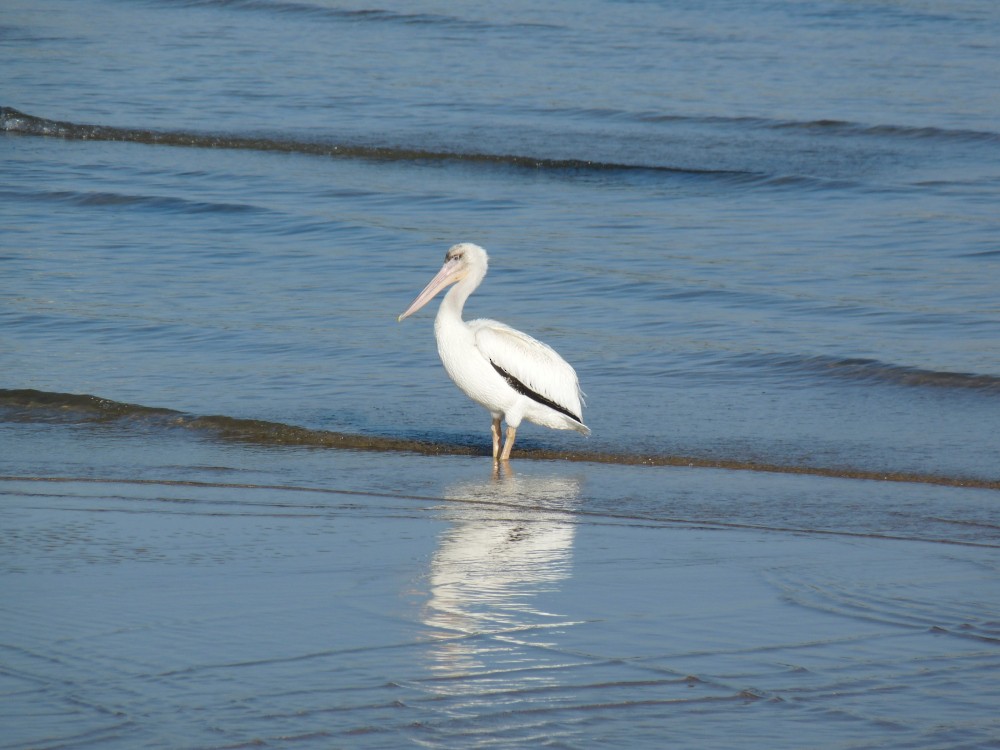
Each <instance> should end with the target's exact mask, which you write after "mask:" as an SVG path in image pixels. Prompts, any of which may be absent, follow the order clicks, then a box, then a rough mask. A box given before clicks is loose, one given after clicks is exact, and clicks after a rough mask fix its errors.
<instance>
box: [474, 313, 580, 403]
mask: <svg viewBox="0 0 1000 750" xmlns="http://www.w3.org/2000/svg"><path fill="white" fill-rule="evenodd" d="M469 327H470V328H471V329H472V330H473V332H474V333H475V337H476V346H477V347H478V348H479V351H481V352H482V353H483V355H484V356H485V357H486V358H487V359H488V360H489V361H490V362H491V363H493V367H494V368H496V369H497V370H498V371H499V372H500V374H501V375H504V377H508V378H514V379H515V380H516V381H518V382H519V383H521V384H522V385H524V386H525V387H527V388H528V389H529V390H530V391H532V392H533V393H534V394H537V395H539V396H541V397H542V401H543V403H544V402H545V401H548V402H551V403H549V404H548V405H549V406H553V405H555V407H554V408H556V410H557V411H562V412H564V413H568V414H569V416H571V417H572V418H573V419H575V420H576V421H577V422H582V421H583V419H582V408H581V407H582V401H583V393H582V392H581V391H580V382H579V380H577V377H576V371H575V370H574V369H573V368H572V366H571V365H570V364H569V363H568V362H567V361H566V360H564V359H563V358H562V357H560V356H559V355H558V354H557V353H556V351H555V350H554V349H553V348H552V347H550V346H548V345H546V344H543V343H542V342H541V341H538V340H537V339H533V338H532V337H531V336H529V335H528V334H526V333H521V332H520V331H518V330H517V329H514V328H511V327H510V326H508V325H504V324H503V323H498V322H497V321H495V320H486V319H480V320H473V321H470V322H469ZM515 387H516V386H515Z"/></svg>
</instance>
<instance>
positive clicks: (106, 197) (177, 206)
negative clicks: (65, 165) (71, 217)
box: [0, 188, 260, 213]
mask: <svg viewBox="0 0 1000 750" xmlns="http://www.w3.org/2000/svg"><path fill="white" fill-rule="evenodd" d="M0 198H2V199H3V200H18V201H41V202H45V201H51V202H55V203H67V204H71V205H75V206H89V207H108V208H140V209H141V208H149V209H156V210H159V211H168V212H177V213H250V212H255V211H258V210H260V209H258V208H256V207H254V206H250V205H246V204H240V203H218V202H209V201H191V200H185V199H183V198H175V197H168V196H158V195H129V194H126V193H110V192H101V191H97V192H78V191H74V190H47V191H33V192H24V191H13V190H4V189H2V188H0Z"/></svg>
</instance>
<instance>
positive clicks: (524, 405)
mask: <svg viewBox="0 0 1000 750" xmlns="http://www.w3.org/2000/svg"><path fill="white" fill-rule="evenodd" d="M488 260H489V259H488V256H487V255H486V251H485V250H483V248H481V247H479V245H473V244H472V243H469V242H463V243H461V244H459V245H455V246H453V247H451V248H450V249H449V250H448V252H447V253H446V254H445V258H444V265H443V266H441V270H440V271H438V274H437V276H435V277H434V278H433V279H431V282H430V283H429V284H428V285H427V286H426V287H424V290H423V291H422V292H420V294H418V295H417V298H416V299H415V300H413V304H411V305H410V306H409V308H407V310H406V312H404V313H403V314H402V315H400V316H399V318H398V320H400V321H401V320H403V318H407V317H409V316H410V315H413V313H415V312H416V311H417V310H419V309H420V308H421V307H423V306H424V305H426V304H427V303H428V302H430V301H431V300H432V299H433V298H434V296H435V295H436V294H437V293H438V292H440V291H441V290H442V289H444V288H445V287H446V286H448V285H449V284H454V285H455V286H453V287H452V288H451V289H450V290H449V291H448V294H446V295H445V297H444V300H443V301H442V302H441V306H440V307H439V308H438V314H437V317H436V318H435V319H434V337H435V338H436V339H437V345H438V354H440V355H441V362H443V363H444V369H445V370H447V371H448V375H449V377H451V379H452V380H453V381H454V382H455V385H457V386H458V387H459V388H461V389H462V390H463V391H465V395H467V396H468V397H469V398H471V399H472V400H473V401H475V402H476V403H477V404H479V405H480V406H483V407H484V408H485V409H487V410H488V411H489V413H490V415H491V416H492V417H493V423H492V425H491V430H490V432H491V433H492V436H493V461H494V462H498V461H504V462H506V461H508V460H509V459H510V451H511V449H512V448H513V447H514V436H515V435H516V434H517V428H518V427H519V426H520V424H521V421H522V420H524V419H527V420H528V421H529V422H534V423H535V424H537V425H542V426H543V427H551V428H552V429H554V430H576V431H577V432H580V433H583V434H584V435H589V434H590V428H589V427H587V425H585V424H584V423H583V409H582V405H583V392H582V391H581V390H580V382H579V381H578V380H577V377H576V371H575V370H574V369H573V368H572V367H571V366H570V364H569V363H568V362H566V360H564V359H563V358H562V357H560V356H559V355H558V354H556V352H555V351H554V350H553V349H552V348H551V347H549V346H547V345H545V344H543V343H542V342H541V341H538V340H536V339H533V338H532V337H531V336H529V335H528V334H526V333H521V332H520V331H518V330H515V329H513V328H511V327H510V326H508V325H504V324H503V323H498V322H497V321H495V320H487V319H485V318H481V319H479V320H470V321H469V322H468V323H466V322H465V321H464V320H462V308H463V307H464V306H465V301H466V300H467V299H468V298H469V295H470V294H472V293H473V292H474V291H475V290H476V288H477V287H478V286H479V285H480V284H481V283H482V281H483V278H484V277H485V276H486V268H487V265H488ZM501 420H503V421H505V422H506V423H507V434H506V437H505V439H504V441H503V450H502V451H501V448H500V422H501Z"/></svg>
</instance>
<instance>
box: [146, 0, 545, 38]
mask: <svg viewBox="0 0 1000 750" xmlns="http://www.w3.org/2000/svg"><path fill="white" fill-rule="evenodd" d="M161 2H166V3H167V4H169V5H175V6H178V5H179V6H181V7H183V8H221V9H226V10H237V11H248V12H256V13H273V14H280V15H284V16H302V17H303V18H310V19H322V20H327V21H335V22H347V23H395V24H402V25H407V26H442V27H446V28H457V29H463V30H467V31H478V32H484V31H496V30H497V29H498V28H499V29H522V30H523V29H525V28H532V27H536V28H559V27H558V26H554V25H553V24H543V23H524V22H520V23H518V22H513V23H510V24H504V25H499V24H497V23H493V22H488V21H478V20H472V19H468V18H462V17H460V16H455V15H444V14H441V13H405V12H400V11H394V10H386V9H384V8H338V7H331V6H329V5H315V4H311V3H304V2H294V1H293V0H161Z"/></svg>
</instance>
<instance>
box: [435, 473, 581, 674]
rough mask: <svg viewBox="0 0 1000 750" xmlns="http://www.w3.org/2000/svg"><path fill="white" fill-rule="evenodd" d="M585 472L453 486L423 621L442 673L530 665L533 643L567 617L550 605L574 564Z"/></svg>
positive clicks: (503, 476)
mask: <svg viewBox="0 0 1000 750" xmlns="http://www.w3.org/2000/svg"><path fill="white" fill-rule="evenodd" d="M579 493H580V480H579V479H578V478H575V477H565V476H555V477H553V476H547V477H545V476H531V475H521V474H514V473H513V471H512V470H511V469H510V468H509V465H508V466H507V467H506V468H505V469H504V470H503V471H502V472H497V473H494V476H493V478H492V479H490V480H487V481H484V482H478V483H477V482H464V483H459V484H456V485H453V486H452V487H449V488H448V489H447V490H446V492H445V496H446V497H447V498H448V499H449V500H453V501H456V502H454V503H450V504H449V505H447V506H445V507H443V508H442V511H441V512H442V515H443V517H445V518H446V519H448V520H450V521H451V525H450V526H449V527H448V528H447V529H446V530H445V531H444V532H443V533H442V535H441V538H440V540H439V543H438V548H437V550H436V552H435V554H434V556H433V558H432V560H431V571H430V597H429V599H428V602H427V605H426V607H425V608H424V615H423V621H424V624H425V626H426V627H427V628H428V630H429V632H430V635H431V637H432V638H433V639H434V640H435V641H436V644H435V647H434V648H433V649H432V650H431V651H432V665H431V666H432V669H433V670H434V671H435V672H436V673H438V674H441V675H444V674H452V675H454V674H463V673H468V671H469V670H477V671H480V670H488V671H492V670H497V669H510V668H514V667H518V668H521V667H525V666H526V662H527V661H529V660H530V658H531V657H530V653H529V652H530V651H531V649H532V647H538V646H545V645H546V644H547V643H548V642H549V641H550V640H551V639H552V638H553V637H555V636H556V635H557V631H558V629H559V628H562V627H565V626H568V625H571V624H572V623H569V622H567V621H566V618H565V617H563V616H561V615H560V614H559V613H557V612H555V611H552V607H550V606H548V605H547V603H546V600H547V599H551V598H552V597H547V596H546V594H553V593H554V592H557V591H558V590H559V588H560V586H561V584H562V583H563V582H564V581H565V580H566V579H567V578H568V577H569V575H570V572H571V566H572V549H573V537H574V533H575V528H576V526H575V523H574V518H573V515H572V511H573V509H574V508H575V507H576V505H577V502H578V498H579Z"/></svg>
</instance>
